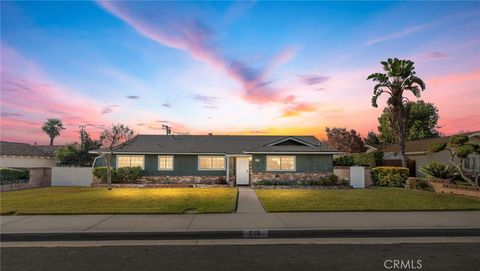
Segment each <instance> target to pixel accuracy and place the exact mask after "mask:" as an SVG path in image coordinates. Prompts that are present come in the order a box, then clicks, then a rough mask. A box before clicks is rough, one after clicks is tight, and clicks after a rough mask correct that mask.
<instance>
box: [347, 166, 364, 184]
mask: <svg viewBox="0 0 480 271" xmlns="http://www.w3.org/2000/svg"><path fill="white" fill-rule="evenodd" d="M350 185H351V186H352V187H353V188H365V167H350Z"/></svg>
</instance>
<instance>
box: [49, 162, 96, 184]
mask: <svg viewBox="0 0 480 271" xmlns="http://www.w3.org/2000/svg"><path fill="white" fill-rule="evenodd" d="M92 182H93V174H92V168H91V167H52V186H90V185H91V184H92Z"/></svg>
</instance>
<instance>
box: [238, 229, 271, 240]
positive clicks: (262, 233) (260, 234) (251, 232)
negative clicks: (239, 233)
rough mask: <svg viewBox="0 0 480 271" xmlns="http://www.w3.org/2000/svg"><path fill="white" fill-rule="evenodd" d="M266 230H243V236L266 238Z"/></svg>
mask: <svg viewBox="0 0 480 271" xmlns="http://www.w3.org/2000/svg"><path fill="white" fill-rule="evenodd" d="M267 237H268V230H243V238H267Z"/></svg>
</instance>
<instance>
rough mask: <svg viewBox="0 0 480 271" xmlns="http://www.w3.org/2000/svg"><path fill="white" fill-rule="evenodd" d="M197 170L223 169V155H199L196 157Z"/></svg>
mask: <svg viewBox="0 0 480 271" xmlns="http://www.w3.org/2000/svg"><path fill="white" fill-rule="evenodd" d="M198 169H199V170H224V169H225V157H223V156H199V157H198Z"/></svg>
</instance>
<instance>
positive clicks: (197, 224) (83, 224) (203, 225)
mask: <svg viewBox="0 0 480 271" xmlns="http://www.w3.org/2000/svg"><path fill="white" fill-rule="evenodd" d="M245 195H248V193H245ZM246 206H247V205H246ZM245 208H247V207H245ZM249 208H250V207H249ZM248 210H253V208H252V209H248ZM0 221H1V233H2V234H3V233H46V232H57V233H62V232H63V233H65V232H175V231H229V230H245V229H247V230H248V229H269V230H275V229H279V230H290V229H292V230H302V229H441V228H443V229H445V228H480V211H451V212H322V213H233V214H198V215H196V214H184V215H35V216H0Z"/></svg>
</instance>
